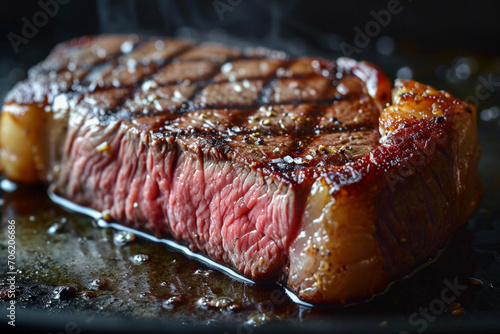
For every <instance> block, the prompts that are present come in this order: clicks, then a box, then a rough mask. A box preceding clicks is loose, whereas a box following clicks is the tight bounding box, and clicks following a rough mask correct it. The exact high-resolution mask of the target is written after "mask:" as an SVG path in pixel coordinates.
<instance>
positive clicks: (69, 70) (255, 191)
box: [0, 36, 481, 303]
mask: <svg viewBox="0 0 500 334" xmlns="http://www.w3.org/2000/svg"><path fill="white" fill-rule="evenodd" d="M384 107H385V108H384ZM475 117H476V116H475V110H474V108H473V107H472V106H469V105H467V104H466V103H464V102H462V101H460V100H458V99H455V98H453V97H452V96H451V95H450V94H448V93H445V92H440V91H437V90H435V89H434V88H432V87H429V86H426V85H423V84H420V83H417V82H414V81H404V80H398V81H396V87H395V88H394V91H393V96H392V99H391V88H390V84H389V81H388V79H387V78H386V77H385V76H384V75H383V74H382V73H381V72H380V71H379V70H378V69H377V68H375V67H374V66H373V65H371V64H369V63H366V62H356V61H354V60H351V59H347V58H340V59H338V60H336V61H330V60H325V59H320V58H299V59H288V58H287V57H285V56H284V54H282V53H280V52H275V51H269V50H265V49H260V48H257V49H247V50H239V49H233V48H229V47H225V46H220V45H213V44H202V45H194V44H191V43H188V42H185V41H179V40H171V39H160V38H152V39H146V38H143V37H138V36H101V37H92V38H81V39H77V40H73V41H70V42H68V43H63V44H61V45H59V46H57V47H56V48H55V50H54V51H53V52H52V53H51V55H50V56H49V57H48V58H47V59H46V60H45V61H43V62H42V63H40V64H39V65H37V66H35V67H34V68H33V69H31V70H30V72H29V77H28V78H27V79H26V80H24V81H23V82H20V83H19V84H17V86H15V88H14V89H13V90H12V91H11V92H10V94H9V95H8V96H7V98H6V101H5V104H4V107H3V113H2V118H1V134H0V140H1V148H2V155H1V165H2V169H3V172H4V174H5V175H6V176H7V177H9V178H11V179H13V180H15V181H20V182H36V181H42V182H46V183H50V184H55V185H56V186H57V190H58V192H59V194H60V195H62V196H64V197H66V198H68V199H70V200H72V201H74V202H76V203H78V204H81V205H84V206H88V207H90V208H93V209H96V210H99V211H103V212H105V211H106V212H109V214H110V216H111V217H112V218H113V219H114V220H116V221H118V222H120V223H122V224H125V225H127V226H130V227H133V228H137V229H141V230H147V231H149V232H150V233H153V234H155V235H156V236H159V237H173V238H175V239H176V240H178V241H179V242H181V243H185V244H187V245H189V246H190V247H191V248H192V249H194V250H197V251H199V252H201V253H204V254H206V255H207V256H208V257H209V258H211V259H213V260H215V261H218V262H220V263H222V264H225V265H227V266H230V267H232V268H235V269H236V270H238V271H239V272H241V273H243V274H244V275H247V276H248V277H250V278H252V279H257V280H260V279H280V280H281V281H282V282H284V283H286V285H287V286H288V287H289V288H290V289H291V290H292V291H294V292H295V293H296V294H297V295H298V296H299V297H300V298H302V299H304V300H306V301H311V302H318V303H344V302H347V301H353V300H359V299H362V298H366V297H369V296H371V295H373V294H374V293H377V292H380V291H382V290H383V289H384V288H385V287H386V286H387V284H388V283H389V282H390V281H392V280H394V279H397V278H399V277H401V276H403V275H405V274H407V273H408V272H409V271H411V269H412V268H414V267H415V266H416V265H418V264H420V263H421V262H423V261H425V260H426V259H427V258H428V257H429V256H430V255H432V254H433V253H435V252H436V251H438V250H439V249H440V248H442V247H443V246H444V244H445V242H446V241H447V239H448V238H449V236H450V235H451V233H452V232H453V231H454V230H455V229H456V228H457V227H459V226H460V225H461V224H463V223H464V222H466V220H467V219H468V217H469V216H470V215H471V214H472V213H473V212H474V210H475V209H476V207H477V204H478V200H479V198H480V195H481V190H480V186H479V181H478V175H477V163H478V159H479V149H478V145H477V134H476V121H475Z"/></svg>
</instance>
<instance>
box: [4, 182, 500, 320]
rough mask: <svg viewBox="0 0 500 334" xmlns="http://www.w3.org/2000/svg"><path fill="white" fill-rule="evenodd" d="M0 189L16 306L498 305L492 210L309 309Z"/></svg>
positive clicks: (454, 314) (449, 312)
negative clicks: (383, 287)
mask: <svg viewBox="0 0 500 334" xmlns="http://www.w3.org/2000/svg"><path fill="white" fill-rule="evenodd" d="M2 197H3V204H2V220H1V229H2V232H3V233H2V234H1V236H0V247H1V248H2V250H3V253H5V249H6V247H7V233H6V231H7V225H8V224H7V221H8V220H12V219H14V220H15V221H16V237H17V238H16V263H17V267H18V274H17V282H18V285H19V288H18V291H17V293H18V296H17V297H16V300H17V302H18V307H19V308H27V309H32V310H33V309H34V310H40V311H43V312H44V313H47V314H56V313H61V312H62V313H64V312H70V313H77V314H81V315H84V314H90V315H99V316H125V317H129V318H146V319H153V318H154V319H168V320H179V321H181V322H183V323H198V322H203V323H207V322H208V323H218V322H227V321H236V322H239V323H245V324H248V325H249V326H254V325H259V324H261V323H266V322H269V321H272V320H287V321H292V322H297V323H304V322H307V321H313V320H314V321H327V320H328V321H331V320H332V319H337V318H338V316H346V315H350V316H356V315H358V316H359V315H362V316H366V315H370V316H373V317H374V319H376V321H379V322H381V323H382V324H383V322H384V321H386V320H387V319H388V318H398V319H408V317H409V316H410V315H411V314H412V313H413V312H417V311H418V310H419V308H421V307H429V305H430V304H432V303H434V304H435V305H434V306H433V307H435V308H437V309H436V310H437V311H439V314H440V318H441V319H444V320H446V321H449V320H451V321H459V320H455V319H461V320H463V319H464V317H475V316H477V315H478V314H479V313H480V312H481V311H482V310H489V311H491V310H496V311H499V306H498V305H499V303H498V300H499V295H500V285H499V284H498V283H499V282H498V277H499V275H498V270H499V268H500V264H499V263H498V260H497V259H495V256H497V257H498V254H497V253H495V252H494V250H493V249H494V247H498V240H493V239H491V238H490V239H488V238H489V237H488V236H490V235H494V233H496V234H497V235H498V230H499V229H500V221H499V219H498V218H495V212H485V211H482V212H479V213H478V214H477V215H476V217H475V218H473V219H472V221H471V222H470V223H469V225H468V227H467V228H462V229H460V230H459V231H458V232H457V233H456V234H455V235H454V238H453V239H452V240H451V242H450V244H449V246H448V247H447V249H446V250H445V251H444V252H443V253H442V255H441V256H440V258H439V259H437V260H436V261H434V262H433V263H431V264H429V265H428V266H426V267H425V268H424V269H422V270H421V271H419V272H417V273H415V274H414V275H412V276H411V277H409V278H407V279H405V280H403V281H399V282H396V283H395V284H394V285H393V286H392V287H391V288H390V289H389V291H388V292H387V293H386V294H384V295H382V296H379V297H376V298H374V299H373V300H371V301H369V302H364V303H359V304H356V305H352V306H348V307H316V308H310V307H306V306H300V305H298V304H296V303H294V302H293V301H292V300H291V299H290V298H289V297H288V296H287V294H286V293H285V290H284V289H283V288H282V287H280V286H279V285H277V284H276V285H274V284H268V285H260V284H257V285H256V284H248V283H245V282H242V281H239V280H237V279H235V278H232V277H230V276H228V275H226V274H223V273H221V272H219V271H218V270H216V269H214V268H210V267H208V266H206V265H204V264H202V263H199V262H197V261H194V260H191V259H188V258H187V257H186V256H185V255H183V254H180V253H179V252H177V251H175V250H172V249H170V248H168V247H167V246H166V245H164V244H160V243H154V242H151V241H147V240H143V239H142V238H140V237H138V236H136V235H134V234H132V233H129V232H125V231H119V230H116V229H112V228H102V227H100V226H98V224H97V222H96V221H95V220H93V219H92V218H90V217H87V216H84V215H81V214H77V213H70V212H67V211H65V210H64V209H63V208H61V207H59V206H57V205H56V204H54V203H53V202H51V201H50V199H49V198H48V196H47V193H46V189H43V188H41V187H39V188H27V187H22V186H19V187H18V189H16V190H14V191H11V192H3V196H2ZM493 230H494V231H493ZM473 233H475V234H473ZM474 248H475V249H476V250H474ZM4 270H5V269H4V268H2V271H4ZM450 284H451V285H455V286H457V287H458V288H457V290H456V291H455V292H456V293H455V295H454V294H453V293H451V294H450V295H449V296H448V297H449V298H448V299H450V300H451V299H453V300H452V301H451V302H441V303H439V302H436V301H435V300H440V298H442V297H441V296H442V291H443V289H445V288H447V287H449V285H450ZM5 290H6V287H2V291H1V292H0V297H1V298H2V299H3V302H5V301H7V300H8V298H7V296H6V293H5ZM441 306H442V310H441V309H440V308H441ZM419 317H420V316H419Z"/></svg>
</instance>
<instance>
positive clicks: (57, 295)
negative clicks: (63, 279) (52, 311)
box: [52, 285, 76, 300]
mask: <svg viewBox="0 0 500 334" xmlns="http://www.w3.org/2000/svg"><path fill="white" fill-rule="evenodd" d="M75 294H76V288H75V287H73V286H70V285H63V286H58V287H56V288H55V289H54V290H53V291H52V295H53V296H52V299H55V300H69V299H71V298H73V297H75Z"/></svg>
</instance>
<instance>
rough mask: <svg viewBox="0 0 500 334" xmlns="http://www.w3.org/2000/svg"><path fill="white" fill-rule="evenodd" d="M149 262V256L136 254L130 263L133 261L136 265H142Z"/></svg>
mask: <svg viewBox="0 0 500 334" xmlns="http://www.w3.org/2000/svg"><path fill="white" fill-rule="evenodd" d="M147 260H149V256H148V255H146V254H135V255H134V256H131V257H130V261H132V262H133V263H134V264H137V265H139V264H142V263H144V262H146V261H147Z"/></svg>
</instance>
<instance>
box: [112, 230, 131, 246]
mask: <svg viewBox="0 0 500 334" xmlns="http://www.w3.org/2000/svg"><path fill="white" fill-rule="evenodd" d="M113 241H114V243H115V245H117V246H123V245H125V244H128V243H130V242H134V241H135V234H134V233H131V232H128V231H120V232H118V233H116V234H115V236H114V238H113Z"/></svg>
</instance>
